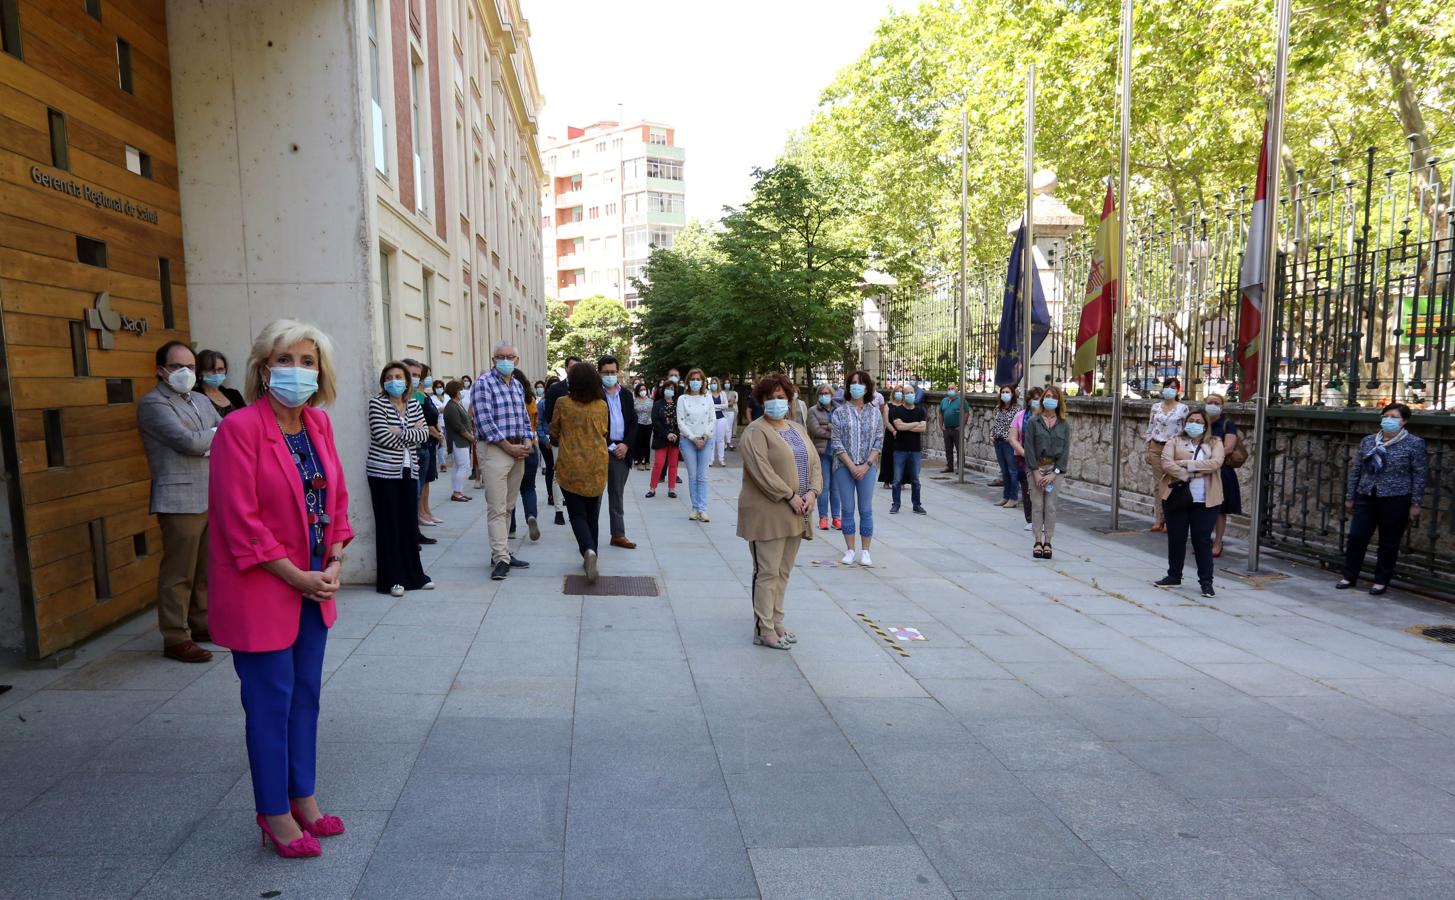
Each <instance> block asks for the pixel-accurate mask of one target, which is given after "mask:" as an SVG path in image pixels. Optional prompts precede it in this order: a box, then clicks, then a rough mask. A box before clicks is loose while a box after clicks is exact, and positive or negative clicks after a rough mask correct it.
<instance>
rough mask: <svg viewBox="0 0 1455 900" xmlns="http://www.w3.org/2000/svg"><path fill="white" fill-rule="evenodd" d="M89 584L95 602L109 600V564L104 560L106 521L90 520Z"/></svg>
mask: <svg viewBox="0 0 1455 900" xmlns="http://www.w3.org/2000/svg"><path fill="white" fill-rule="evenodd" d="M90 532H91V583H92V584H93V585H94V586H95V588H96V602H98V603H99V602H101V601H102V600H110V599H111V563H110V562H108V561H107V559H106V520H105V519H92V520H91V524H90Z"/></svg>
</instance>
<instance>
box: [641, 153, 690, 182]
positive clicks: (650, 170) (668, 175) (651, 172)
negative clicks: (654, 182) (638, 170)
mask: <svg viewBox="0 0 1455 900" xmlns="http://www.w3.org/2000/svg"><path fill="white" fill-rule="evenodd" d="M647 177H648V178H662V179H666V180H667V181H681V180H682V164H681V163H680V162H674V161H672V160H669V159H650V158H649V159H648V160H647Z"/></svg>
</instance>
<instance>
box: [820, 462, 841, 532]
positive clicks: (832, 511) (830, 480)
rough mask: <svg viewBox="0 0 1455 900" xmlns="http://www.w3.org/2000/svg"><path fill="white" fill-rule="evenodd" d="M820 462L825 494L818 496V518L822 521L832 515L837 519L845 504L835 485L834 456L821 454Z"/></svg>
mask: <svg viewBox="0 0 1455 900" xmlns="http://www.w3.org/2000/svg"><path fill="white" fill-rule="evenodd" d="M818 462H819V466H820V468H821V469H822V471H823V492H822V493H820V494H819V495H818V517H819V518H820V519H822V518H823V517H824V516H827V515H832V516H833V517H834V518H835V519H837V518H838V517H839V512H840V510H841V509H842V508H843V503H842V502H841V501H840V500H839V491H838V485H836V484H834V455H833V454H832V453H820V454H819V455H818Z"/></svg>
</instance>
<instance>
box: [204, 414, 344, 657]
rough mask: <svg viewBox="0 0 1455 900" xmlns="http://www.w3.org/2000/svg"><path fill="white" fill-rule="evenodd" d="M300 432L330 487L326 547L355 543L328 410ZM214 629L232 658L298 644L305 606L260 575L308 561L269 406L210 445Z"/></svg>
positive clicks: (303, 527) (298, 498)
mask: <svg viewBox="0 0 1455 900" xmlns="http://www.w3.org/2000/svg"><path fill="white" fill-rule="evenodd" d="M303 424H304V426H305V427H306V428H307V429H308V436H309V438H310V439H311V440H312V441H313V448H314V450H315V451H316V452H317V453H318V456H319V462H320V463H321V464H322V466H323V477H324V478H325V479H326V480H327V481H328V490H327V495H328V496H327V497H326V503H327V505H326V507H325V511H326V512H327V513H328V517H329V519H330V522H329V524H328V525H327V526H325V527H324V531H323V542H324V546H325V547H331V546H333V544H335V543H337V542H343V543H345V544H347V543H348V542H349V541H351V540H353V537H354V530H353V528H352V527H350V525H349V495H348V489H347V488H346V487H345V486H344V473H343V468H342V467H341V466H340V465H339V461H338V451H337V450H336V449H335V447H334V442H333V424H332V423H331V422H329V419H328V415H327V414H326V413H324V412H323V411H322V410H319V409H314V408H312V407H304V408H303ZM207 534H208V548H207V549H208V553H207V561H208V566H209V572H208V582H209V584H208V610H207V621H208V630H209V632H210V633H211V635H212V639H213V640H214V641H215V642H217V643H218V644H221V645H222V646H224V647H227V648H229V649H231V650H241V651H244V652H251V653H257V652H264V651H269V650H282V649H285V648H287V647H290V646H292V645H293V642H294V641H295V640H297V638H298V617H299V614H300V607H301V604H303V603H314V602H316V601H313V600H304V599H303V597H302V596H300V595H299V593H298V592H297V591H295V590H294V589H293V588H291V587H289V586H288V585H287V584H284V583H283V581H282V580H281V579H279V578H278V577H277V576H275V575H273V574H272V573H271V572H268V571H267V570H266V569H263V568H262V566H261V565H260V564H261V563H265V562H269V561H271V560H275V559H282V558H284V557H287V558H288V559H291V560H292V561H293V564H294V565H295V566H297V567H298V568H300V569H307V568H308V565H309V562H308V513H307V512H306V511H305V509H304V505H303V484H302V482H301V480H300V479H299V477H298V467H297V465H296V464H295V463H294V462H293V456H292V454H291V453H290V452H289V451H288V445H287V444H286V443H284V441H283V433H282V432H281V431H280V430H279V429H278V423H277V420H276V419H275V418H274V417H273V409H272V406H271V404H270V403H269V402H268V400H267V399H266V398H263V399H260V400H258V401H257V402H256V403H254V404H252V405H251V406H249V407H247V408H245V409H240V410H238V411H237V412H235V413H233V414H232V415H230V416H228V417H227V418H225V419H223V420H222V425H220V426H219V427H218V429H217V437H216V438H214V439H213V441H212V468H211V477H210V478H209V490H208V517H207ZM320 606H321V607H322V612H323V622H324V624H325V625H328V626H330V627H331V626H332V625H333V623H334V620H335V619H337V618H338V614H337V613H336V612H335V611H334V602H333V601H332V600H329V601H326V602H324V603H322V604H320Z"/></svg>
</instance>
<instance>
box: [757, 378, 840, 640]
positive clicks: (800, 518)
mask: <svg viewBox="0 0 1455 900" xmlns="http://www.w3.org/2000/svg"><path fill="white" fill-rule="evenodd" d="M793 394H794V388H793V383H792V382H791V381H789V380H788V378H787V377H786V376H784V375H782V374H777V373H775V374H773V375H769V376H767V377H766V378H764V379H763V380H762V381H759V382H758V385H757V387H755V388H754V389H753V397H754V398H755V399H756V400H757V401H758V402H759V403H761V404H762V406H763V416H762V417H761V418H759V419H755V420H754V421H753V422H752V423H751V424H750V425H748V427H747V428H745V429H743V434H742V437H741V438H739V440H738V449H739V452H740V453H741V454H742V457H743V489H742V492H741V493H740V494H739V495H738V537H740V538H743V539H744V540H746V541H747V542H748V547H749V549H750V550H751V551H752V554H753V643H754V644H758V645H760V646H763V647H771V648H772V649H774V650H787V649H788V645H790V644H794V643H797V641H798V638H797V637H796V636H795V635H794V634H793V632H791V631H789V630H788V629H786V628H784V627H783V594H784V592H785V591H786V590H787V589H788V576H790V575H791V574H793V561H794V559H795V558H796V557H797V556H798V545H799V543H800V542H801V541H802V540H803V539H804V538H812V537H813V530H812V528H811V527H810V525H809V518H808V517H809V513H810V511H811V510H812V509H813V507H814V503H815V501H816V500H817V499H818V495H819V493H820V492H821V491H822V490H823V475H822V474H821V472H820V467H819V466H817V465H815V462H816V460H815V459H814V451H813V449H812V448H813V439H812V438H810V437H809V436H808V432H807V431H805V430H804V428H803V426H802V425H799V424H798V423H797V422H794V421H792V420H790V419H789V418H788V410H789V406H790V403H791V401H792V399H793Z"/></svg>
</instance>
